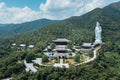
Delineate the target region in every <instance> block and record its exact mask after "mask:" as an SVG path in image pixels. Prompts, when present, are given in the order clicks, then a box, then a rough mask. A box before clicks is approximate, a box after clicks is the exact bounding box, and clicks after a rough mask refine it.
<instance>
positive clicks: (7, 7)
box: [0, 0, 120, 24]
mask: <svg viewBox="0 0 120 80" xmlns="http://www.w3.org/2000/svg"><path fill="white" fill-rule="evenodd" d="M118 1H120V0H0V23H2V24H5V23H22V22H27V21H32V20H36V19H41V18H48V19H53V20H58V19H59V20H61V19H65V18H68V17H71V16H80V15H82V14H85V13H87V12H89V11H91V10H93V9H95V8H97V7H100V8H102V7H104V6H106V5H108V4H110V3H113V2H118Z"/></svg>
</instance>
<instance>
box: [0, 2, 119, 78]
mask: <svg viewBox="0 0 120 80" xmlns="http://www.w3.org/2000/svg"><path fill="white" fill-rule="evenodd" d="M119 5H120V2H118V3H114V4H111V5H109V6H107V7H105V8H103V9H100V8H97V9H95V10H93V11H91V12H89V13H87V14H84V15H82V16H76V17H71V18H69V19H66V20H63V21H61V22H58V23H55V24H50V25H47V26H45V27H42V28H41V29H39V30H37V31H33V32H29V33H24V34H21V35H16V36H14V37H9V38H5V39H1V40H0V49H1V50H0V57H1V58H0V78H4V77H11V76H12V77H14V79H15V80H21V79H22V80H30V79H32V80H52V79H55V80H70V79H72V80H119V78H120V67H119V66H120V7H119ZM97 21H99V22H100V24H101V26H102V29H103V32H102V38H103V39H102V40H103V42H105V44H104V45H103V46H102V49H101V50H100V51H99V53H100V54H99V57H98V58H97V59H96V60H95V61H93V62H92V63H89V64H85V65H82V66H78V67H71V68H69V69H65V68H63V69H61V68H53V67H40V68H39V71H38V72H37V73H36V74H32V73H26V72H25V70H24V68H25V66H24V64H23V62H22V61H23V59H25V58H26V57H29V55H32V56H30V57H33V56H34V57H35V56H37V54H41V53H42V50H43V49H44V48H45V46H46V45H47V44H48V43H50V42H51V41H52V40H53V39H56V38H60V37H62V38H67V39H70V40H72V43H75V44H76V45H80V44H82V43H83V42H94V28H95V26H96V22H97ZM12 43H16V44H17V46H16V47H15V48H12V47H11V44H12ZM21 43H24V44H27V45H29V44H34V45H35V48H34V49H32V50H30V51H27V50H19V49H18V46H19V44H21ZM19 61H21V63H19Z"/></svg>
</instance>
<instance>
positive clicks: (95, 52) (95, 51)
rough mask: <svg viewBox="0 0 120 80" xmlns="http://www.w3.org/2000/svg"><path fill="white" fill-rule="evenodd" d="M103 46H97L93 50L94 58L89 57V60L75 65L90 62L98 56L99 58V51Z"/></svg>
mask: <svg viewBox="0 0 120 80" xmlns="http://www.w3.org/2000/svg"><path fill="white" fill-rule="evenodd" d="M100 48H101V46H99V47H97V48H95V50H94V51H93V53H94V55H93V57H92V58H90V59H88V60H87V61H84V62H82V63H79V64H76V65H75V66H79V65H82V64H85V63H89V62H91V61H94V60H95V59H96V58H97V51H98V50H99V49H100Z"/></svg>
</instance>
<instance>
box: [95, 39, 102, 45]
mask: <svg viewBox="0 0 120 80" xmlns="http://www.w3.org/2000/svg"><path fill="white" fill-rule="evenodd" d="M93 44H94V45H96V44H102V41H101V40H95V42H94V43H93Z"/></svg>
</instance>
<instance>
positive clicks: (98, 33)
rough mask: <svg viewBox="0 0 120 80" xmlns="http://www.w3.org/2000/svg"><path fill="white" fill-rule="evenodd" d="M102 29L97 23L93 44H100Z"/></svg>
mask: <svg viewBox="0 0 120 80" xmlns="http://www.w3.org/2000/svg"><path fill="white" fill-rule="evenodd" d="M101 33H102V28H101V26H100V23H99V22H98V21H97V23H96V27H95V42H94V45H95V44H102V38H101Z"/></svg>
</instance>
